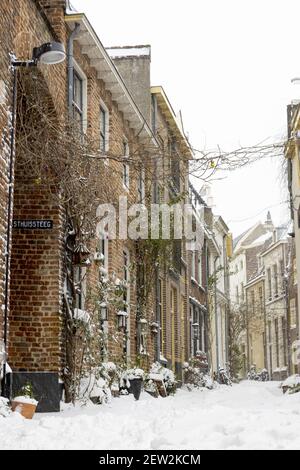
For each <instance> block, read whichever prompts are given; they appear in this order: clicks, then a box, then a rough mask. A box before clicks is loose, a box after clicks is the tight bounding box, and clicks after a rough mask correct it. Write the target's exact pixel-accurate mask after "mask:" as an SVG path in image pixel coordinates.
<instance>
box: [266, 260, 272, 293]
mask: <svg viewBox="0 0 300 470" xmlns="http://www.w3.org/2000/svg"><path fill="white" fill-rule="evenodd" d="M267 282H268V296H269V300H271V298H272V278H271V268H268V270H267Z"/></svg>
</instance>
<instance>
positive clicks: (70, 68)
mask: <svg viewBox="0 0 300 470" xmlns="http://www.w3.org/2000/svg"><path fill="white" fill-rule="evenodd" d="M79 30H80V24H79V23H75V28H74V29H73V31H72V33H71V34H70V36H69V38H68V42H67V64H68V113H69V118H72V117H73V112H72V104H73V69H74V65H73V51H74V38H75V36H77V34H78V32H79Z"/></svg>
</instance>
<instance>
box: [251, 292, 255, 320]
mask: <svg viewBox="0 0 300 470" xmlns="http://www.w3.org/2000/svg"><path fill="white" fill-rule="evenodd" d="M251 310H252V314H253V315H255V292H254V290H252V291H251Z"/></svg>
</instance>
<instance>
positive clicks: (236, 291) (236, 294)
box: [235, 286, 240, 304]
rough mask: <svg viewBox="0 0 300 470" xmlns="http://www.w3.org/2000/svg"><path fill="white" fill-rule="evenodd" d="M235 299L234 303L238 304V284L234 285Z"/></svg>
mask: <svg viewBox="0 0 300 470" xmlns="http://www.w3.org/2000/svg"><path fill="white" fill-rule="evenodd" d="M235 299H236V303H237V304H238V303H239V300H240V296H239V286H235Z"/></svg>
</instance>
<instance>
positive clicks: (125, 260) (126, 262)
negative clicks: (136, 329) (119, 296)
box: [123, 250, 130, 359]
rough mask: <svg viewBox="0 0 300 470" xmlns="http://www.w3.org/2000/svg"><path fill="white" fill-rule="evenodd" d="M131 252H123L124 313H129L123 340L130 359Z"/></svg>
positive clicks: (124, 348)
mask: <svg viewBox="0 0 300 470" xmlns="http://www.w3.org/2000/svg"><path fill="white" fill-rule="evenodd" d="M129 263H130V260H129V252H128V251H127V250H124V251H123V280H124V282H125V286H124V290H123V303H124V306H123V311H124V312H126V313H127V317H125V325H124V327H125V333H126V334H125V335H124V338H123V341H124V343H123V344H124V346H123V353H124V356H125V357H126V358H127V359H128V358H129V355H130V317H129V313H130V304H129V302H130V285H129V281H130V278H129V275H130V273H129Z"/></svg>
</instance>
